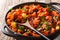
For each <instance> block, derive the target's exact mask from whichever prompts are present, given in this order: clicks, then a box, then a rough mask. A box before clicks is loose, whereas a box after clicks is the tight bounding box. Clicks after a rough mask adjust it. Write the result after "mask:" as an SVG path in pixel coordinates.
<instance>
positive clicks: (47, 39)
mask: <svg viewBox="0 0 60 40" xmlns="http://www.w3.org/2000/svg"><path fill="white" fill-rule="evenodd" d="M32 30H33V31H35V32H36V33H38V34H40V35H41V36H42V37H44V38H45V39H46V40H50V39H49V38H47V37H46V36H44V35H43V34H42V33H40V32H39V31H37V30H36V29H34V28H33V29H32Z"/></svg>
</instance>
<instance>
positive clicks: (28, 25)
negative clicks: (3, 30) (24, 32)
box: [21, 20, 50, 40]
mask: <svg viewBox="0 0 60 40" xmlns="http://www.w3.org/2000/svg"><path fill="white" fill-rule="evenodd" d="M21 25H25V26H27V27H28V28H30V29H32V30H33V31H35V32H36V33H38V34H40V35H41V36H42V37H44V38H45V39H46V40H50V39H49V38H48V37H46V36H45V35H43V34H42V33H41V32H39V31H37V30H36V29H34V28H33V27H31V25H30V24H29V22H28V20H27V21H26V23H23V24H21ZM41 29H43V28H41ZM41 29H40V30H41Z"/></svg>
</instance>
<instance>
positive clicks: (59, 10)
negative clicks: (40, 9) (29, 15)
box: [49, 2, 60, 13]
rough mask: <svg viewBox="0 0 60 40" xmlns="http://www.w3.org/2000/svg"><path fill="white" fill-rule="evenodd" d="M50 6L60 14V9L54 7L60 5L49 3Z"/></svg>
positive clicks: (59, 4)
mask: <svg viewBox="0 0 60 40" xmlns="http://www.w3.org/2000/svg"><path fill="white" fill-rule="evenodd" d="M49 5H50V6H51V7H52V8H54V9H55V10H57V11H58V12H59V13H60V9H59V8H57V7H55V6H53V5H56V6H60V3H57V2H51V3H49Z"/></svg>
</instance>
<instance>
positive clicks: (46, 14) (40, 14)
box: [38, 12, 49, 16]
mask: <svg viewBox="0 0 60 40" xmlns="http://www.w3.org/2000/svg"><path fill="white" fill-rule="evenodd" d="M48 14H49V13H48V12H43V13H42V12H40V13H39V14H38V16H48Z"/></svg>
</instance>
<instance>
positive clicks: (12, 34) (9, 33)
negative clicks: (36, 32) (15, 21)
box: [1, 26, 16, 37]
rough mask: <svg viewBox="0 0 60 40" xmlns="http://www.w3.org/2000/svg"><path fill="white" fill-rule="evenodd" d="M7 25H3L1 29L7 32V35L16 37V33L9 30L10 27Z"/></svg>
mask: <svg viewBox="0 0 60 40" xmlns="http://www.w3.org/2000/svg"><path fill="white" fill-rule="evenodd" d="M6 29H7V27H6V26H4V27H2V29H1V31H2V32H3V33H4V34H5V35H8V36H11V37H15V36H16V34H15V33H12V32H9V31H8V29H7V30H6Z"/></svg>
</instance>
